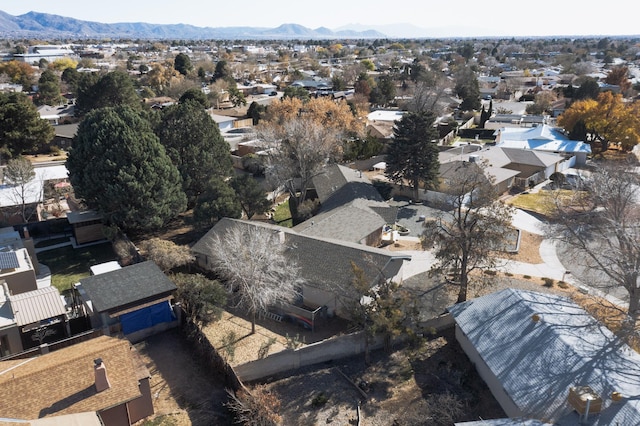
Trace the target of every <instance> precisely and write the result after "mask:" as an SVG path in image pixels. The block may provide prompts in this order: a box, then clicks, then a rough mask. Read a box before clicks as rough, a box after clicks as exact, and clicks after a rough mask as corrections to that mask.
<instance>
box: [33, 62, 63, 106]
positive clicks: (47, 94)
mask: <svg viewBox="0 0 640 426" xmlns="http://www.w3.org/2000/svg"><path fill="white" fill-rule="evenodd" d="M62 99H63V98H62V96H61V95H60V79H59V78H58V76H57V75H56V74H55V73H54V72H53V71H49V70H45V71H43V72H42V74H40V79H39V80H38V93H37V94H36V96H35V99H34V102H35V103H36V104H38V105H52V106H55V105H59V104H60V103H61V102H62Z"/></svg>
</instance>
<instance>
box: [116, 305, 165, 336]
mask: <svg viewBox="0 0 640 426" xmlns="http://www.w3.org/2000/svg"><path fill="white" fill-rule="evenodd" d="M174 319H175V317H174V315H173V311H172V310H171V305H169V302H168V301H167V302H160V303H158V304H155V305H151V306H148V307H146V308H142V309H140V310H137V311H133V312H129V313H128V314H123V315H120V325H121V326H122V332H123V333H124V334H129V333H133V332H134V331H138V330H144V329H145V328H149V327H153V326H154V325H156V324H160V323H161V322H170V321H173V320H174Z"/></svg>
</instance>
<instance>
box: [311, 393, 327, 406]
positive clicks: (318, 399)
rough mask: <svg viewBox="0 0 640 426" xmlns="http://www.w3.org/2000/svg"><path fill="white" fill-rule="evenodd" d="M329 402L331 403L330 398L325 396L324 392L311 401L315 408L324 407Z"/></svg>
mask: <svg viewBox="0 0 640 426" xmlns="http://www.w3.org/2000/svg"><path fill="white" fill-rule="evenodd" d="M327 402H329V397H328V396H327V395H325V394H324V392H320V393H319V394H317V395H316V396H314V397H313V399H312V400H311V405H312V406H313V407H315V408H318V407H322V406H323V405H325V404H326V403H327Z"/></svg>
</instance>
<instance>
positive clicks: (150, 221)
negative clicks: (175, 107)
mask: <svg viewBox="0 0 640 426" xmlns="http://www.w3.org/2000/svg"><path fill="white" fill-rule="evenodd" d="M67 168H68V169H69V178H70V180H71V183H72V185H73V188H74V190H75V192H76V195H78V196H79V197H80V198H82V199H83V200H84V202H85V203H86V204H87V206H88V207H89V208H92V209H95V210H97V211H98V212H100V213H102V214H103V215H104V216H105V219H106V220H107V221H108V222H110V223H114V224H116V225H118V226H120V227H121V228H123V229H128V230H133V231H136V230H147V229H156V228H159V227H161V226H163V225H164V224H165V223H166V222H167V221H168V220H169V219H172V218H173V217H175V216H176V215H178V214H179V213H181V212H182V211H184V209H185V207H186V197H185V194H184V192H183V191H182V180H181V178H180V173H179V172H178V169H177V168H176V166H174V165H173V163H172V162H171V159H170V158H169V156H168V155H167V154H166V152H165V149H164V147H163V146H162V144H161V143H160V141H159V140H158V137H157V136H156V135H155V134H154V133H153V130H152V128H151V126H150V124H149V122H148V121H147V120H145V119H144V118H142V116H141V115H140V113H139V112H138V111H136V110H135V109H133V108H131V107H128V106H118V107H110V108H101V109H97V110H94V111H92V112H91V113H89V114H88V115H87V116H86V117H85V119H84V120H83V121H82V122H81V123H80V126H79V127H78V132H77V134H76V136H75V137H74V139H73V149H72V151H71V152H70V154H69V158H68V159H67Z"/></svg>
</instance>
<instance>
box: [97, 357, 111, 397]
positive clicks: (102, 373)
mask: <svg viewBox="0 0 640 426" xmlns="http://www.w3.org/2000/svg"><path fill="white" fill-rule="evenodd" d="M93 364H94V365H93V370H94V372H95V376H96V392H102V391H103V390H107V389H109V388H110V387H111V384H110V383H109V378H108V377H107V367H105V365H104V362H102V358H96V359H94V360H93Z"/></svg>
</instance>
